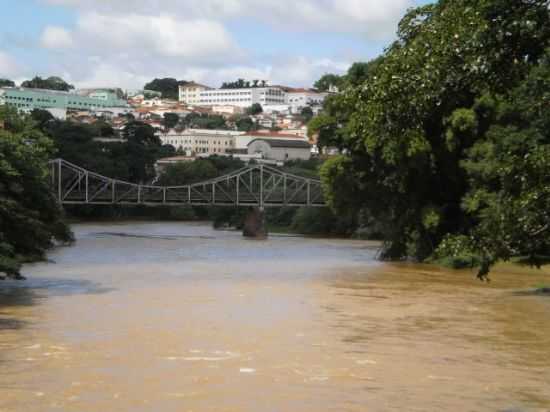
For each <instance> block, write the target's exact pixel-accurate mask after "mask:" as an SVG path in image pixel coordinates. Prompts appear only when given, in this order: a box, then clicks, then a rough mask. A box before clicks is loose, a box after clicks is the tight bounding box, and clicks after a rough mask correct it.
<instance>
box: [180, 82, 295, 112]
mask: <svg viewBox="0 0 550 412" xmlns="http://www.w3.org/2000/svg"><path fill="white" fill-rule="evenodd" d="M179 96H180V102H181V103H185V104H187V105H189V106H237V107H242V108H246V107H250V106H252V105H253V104H255V103H259V104H261V105H262V106H270V105H284V104H285V100H286V95H285V92H284V90H283V89H282V88H280V87H251V88H246V89H210V88H208V87H206V86H203V85H199V84H196V83H189V84H186V85H182V86H180V88H179Z"/></svg>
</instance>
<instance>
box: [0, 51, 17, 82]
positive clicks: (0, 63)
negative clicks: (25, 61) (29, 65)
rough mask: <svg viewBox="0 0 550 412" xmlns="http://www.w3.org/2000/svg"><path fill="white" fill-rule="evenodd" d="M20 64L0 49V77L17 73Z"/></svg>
mask: <svg viewBox="0 0 550 412" xmlns="http://www.w3.org/2000/svg"><path fill="white" fill-rule="evenodd" d="M20 70H21V67H20V65H19V64H18V63H17V62H16V61H15V59H14V58H13V57H11V56H10V55H9V54H7V53H4V52H2V51H0V78H6V77H7V78H10V77H13V76H17V75H19V72H20Z"/></svg>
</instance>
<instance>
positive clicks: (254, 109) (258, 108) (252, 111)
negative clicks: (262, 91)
mask: <svg viewBox="0 0 550 412" xmlns="http://www.w3.org/2000/svg"><path fill="white" fill-rule="evenodd" d="M263 111H264V109H263V107H262V105H261V104H260V103H254V104H253V105H252V106H250V107H249V108H248V109H246V114H248V115H250V116H255V115H257V114H260V113H263Z"/></svg>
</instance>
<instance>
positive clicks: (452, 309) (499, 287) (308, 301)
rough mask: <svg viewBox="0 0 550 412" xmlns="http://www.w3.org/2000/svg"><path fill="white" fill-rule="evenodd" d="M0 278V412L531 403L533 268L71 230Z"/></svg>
mask: <svg viewBox="0 0 550 412" xmlns="http://www.w3.org/2000/svg"><path fill="white" fill-rule="evenodd" d="M73 229H74V231H75V235H76V238H77V242H76V244H75V245H74V246H72V247H62V248H58V249H56V250H54V251H52V252H51V253H50V254H49V258H50V260H51V261H50V262H45V263H38V264H33V265H27V266H26V267H25V269H24V275H26V276H27V277H28V278H29V279H28V280H27V281H25V282H11V281H10V282H3V283H0V412H12V411H17V412H34V411H37V412H38V411H40V412H44V411H75V412H76V411H78V412H85V411H90V412H98V411H106V412H107V411H132V412H140V411H144V412H145V411H168V412H170V411H174V412H175V411H178V412H180V411H186V412H191V411H193V412H203V411H205V412H209V411H212V412H213V411H216V412H222V411H224V412H233V411H235V412H236V411H239V412H240V411H247V412H248V411H250V412H264V411H265V412H268V411H269V412H279V411H283V412H305V411H311V412H324V411H334V412H337V411H338V412H348V411H350V412H351V411H549V410H550V298H548V297H543V296H535V295H531V294H529V293H523V292H522V291H524V290H527V289H529V288H533V287H534V286H535V285H537V284H540V283H550V274H549V273H548V272H537V271H531V270H524V269H521V268H512V267H505V268H503V269H501V270H498V271H497V272H496V273H494V274H493V275H492V277H493V282H491V283H490V284H484V283H481V282H479V281H477V280H476V279H475V275H474V274H473V273H472V272H470V271H460V272H453V271H446V270H442V269H438V268H434V267H431V266H427V265H413V264H405V263H403V264H381V263H379V262H377V261H376V260H375V254H376V250H375V249H374V248H373V246H372V244H370V243H368V242H362V241H351V240H325V239H306V238H300V237H285V236H272V237H271V238H270V239H269V240H267V241H250V240H245V239H243V238H242V237H241V236H240V234H239V233H235V232H221V231H214V230H212V229H211V228H210V227H209V226H208V225H205V224H182V223H124V224H79V225H75V226H74V227H73Z"/></svg>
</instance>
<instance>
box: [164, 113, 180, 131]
mask: <svg viewBox="0 0 550 412" xmlns="http://www.w3.org/2000/svg"><path fill="white" fill-rule="evenodd" d="M179 121H180V117H179V116H178V115H177V114H176V113H164V122H163V123H164V128H165V129H166V130H168V129H173V128H174V127H176V125H177V124H178V123H179Z"/></svg>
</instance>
